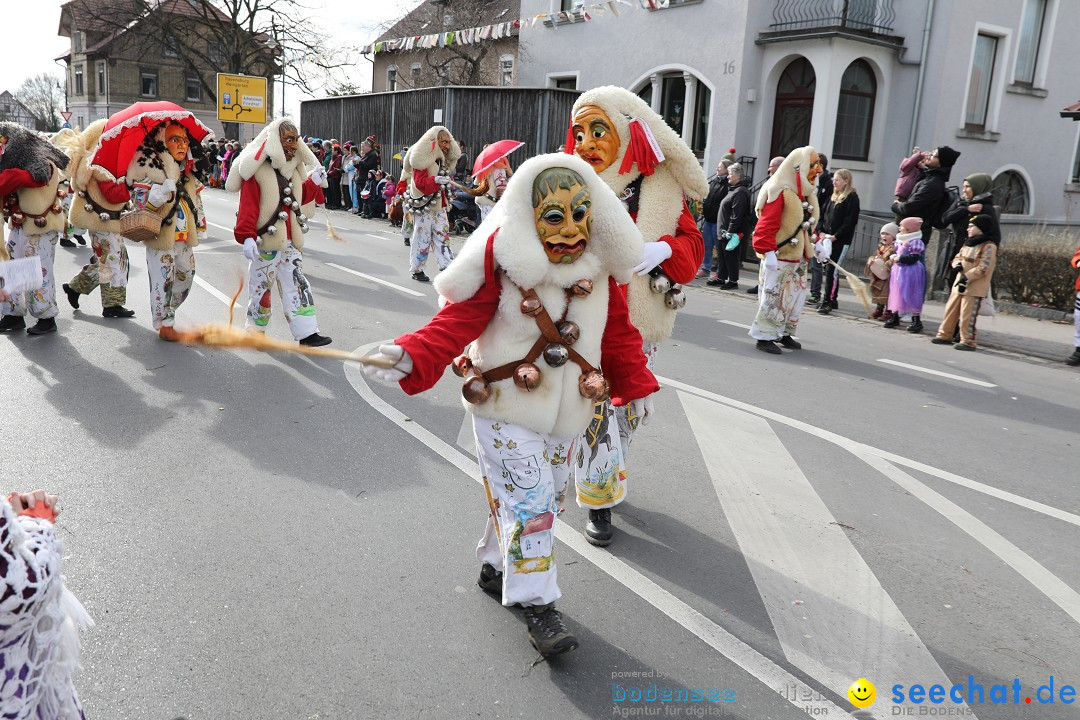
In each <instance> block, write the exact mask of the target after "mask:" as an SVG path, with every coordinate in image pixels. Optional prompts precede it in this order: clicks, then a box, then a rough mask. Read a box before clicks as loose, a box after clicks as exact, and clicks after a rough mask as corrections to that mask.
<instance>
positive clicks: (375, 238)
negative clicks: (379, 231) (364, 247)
mask: <svg viewBox="0 0 1080 720" xmlns="http://www.w3.org/2000/svg"><path fill="white" fill-rule="evenodd" d="M364 237H369V238H371V239H372V240H378V241H379V242H385V241H386V238H384V237H379V236H378V235H372V234H371V233H364Z"/></svg>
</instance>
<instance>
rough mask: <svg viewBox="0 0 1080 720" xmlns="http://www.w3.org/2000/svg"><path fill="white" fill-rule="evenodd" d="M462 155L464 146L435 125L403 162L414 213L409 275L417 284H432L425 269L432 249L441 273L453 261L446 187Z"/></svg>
mask: <svg viewBox="0 0 1080 720" xmlns="http://www.w3.org/2000/svg"><path fill="white" fill-rule="evenodd" d="M460 155H461V147H460V146H459V145H458V143H457V141H456V140H454V136H453V135H451V134H450V131H449V130H447V129H446V128H444V127H443V126H442V125H435V126H434V127H432V128H430V129H428V131H427V132H426V133H424V135H423V137H421V138H420V139H419V140H417V141H416V143H415V144H414V145H413V146H412V147H410V148H409V151H408V152H407V153H405V157H404V160H403V161H402V164H403V166H404V167H403V168H402V171H401V177H402V179H403V180H405V181H406V184H407V187H408V192H407V193H406V195H405V203H406V205H407V206H408V210H407V211H408V212H411V213H412V237H411V240H412V243H411V245H410V248H409V250H410V253H409V254H410V259H409V272H411V273H412V277H413V280H416V281H418V282H429V279H428V276H427V274H426V273H424V267H425V266H426V265H427V259H428V253H429V252H430V251H431V250H432V248H434V249H435V260H436V262H438V264H439V270H445V269H446V268H447V267H449V265H450V262H451V261H452V260H453V259H454V253H453V252H451V250H450V244H449V243H450V224H449V222H448V221H447V219H446V208H447V205H448V204H449V202H448V200H447V198H446V186H447V185H449V184H450V176H451V174H452V173H453V172H454V166H455V164H456V163H457V160H458V157H459V156H460Z"/></svg>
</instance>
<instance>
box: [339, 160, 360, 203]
mask: <svg viewBox="0 0 1080 720" xmlns="http://www.w3.org/2000/svg"><path fill="white" fill-rule="evenodd" d="M359 165H360V148H359V147H357V146H356V145H353V146H352V147H350V148H349V154H348V155H347V156H346V157H345V162H344V163H343V167H344V170H345V177H346V179H347V182H348V192H349V199H350V200H351V201H352V207H351V208H349V212H351V213H352V214H354V215H358V214H359V213H360V189H359V187H357V184H356V173H357V172H358V169H357V168H358V166H359ZM342 192H345V189H344V187H343V188H342Z"/></svg>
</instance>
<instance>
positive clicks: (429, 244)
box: [409, 200, 454, 273]
mask: <svg viewBox="0 0 1080 720" xmlns="http://www.w3.org/2000/svg"><path fill="white" fill-rule="evenodd" d="M438 202H439V201H438V200H435V201H433V202H432V203H431V205H429V206H428V207H426V208H424V209H423V210H419V211H414V212H413V216H412V217H413V231H412V241H411V242H410V244H409V272H411V273H418V272H421V271H422V270H423V269H424V266H426V265H427V259H428V253H429V252H431V250H432V248H433V247H434V249H435V262H437V263H439V269H440V270H445V269H446V268H447V267H448V266H449V265H450V261H451V260H453V259H454V253H453V252H452V251H451V250H450V225H449V223H448V222H447V220H446V208H442V207H440V208H438V209H437V210H434V211H432V209H431V207H432V205H435V206H437V204H438Z"/></svg>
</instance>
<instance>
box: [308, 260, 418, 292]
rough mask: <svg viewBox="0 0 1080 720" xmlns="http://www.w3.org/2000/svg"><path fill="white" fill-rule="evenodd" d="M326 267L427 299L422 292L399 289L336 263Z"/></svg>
mask: <svg viewBox="0 0 1080 720" xmlns="http://www.w3.org/2000/svg"><path fill="white" fill-rule="evenodd" d="M326 265H328V266H330V267H332V268H337V269H338V270H343V271H344V272H347V273H352V274H353V275H356V276H357V277H362V278H364V279H365V280H370V281H371V282H376V283H379V284H380V285H385V286H387V287H392V288H394V289H395V290H400V291H401V292H403V293H408V294H409V295H415V296H416V297H427V296H426V295H424V293H422V292H416V291H415V290H410V289H409V288H407V287H401V286H400V285H395V284H394V283H392V282H389V281H387V280H383V279H382V278H377V277H375V276H374V275H368V274H366V273H362V272H358V271H356V270H351V269H349V268H347V267H344V266H342V265H338V264H337V263H326Z"/></svg>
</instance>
